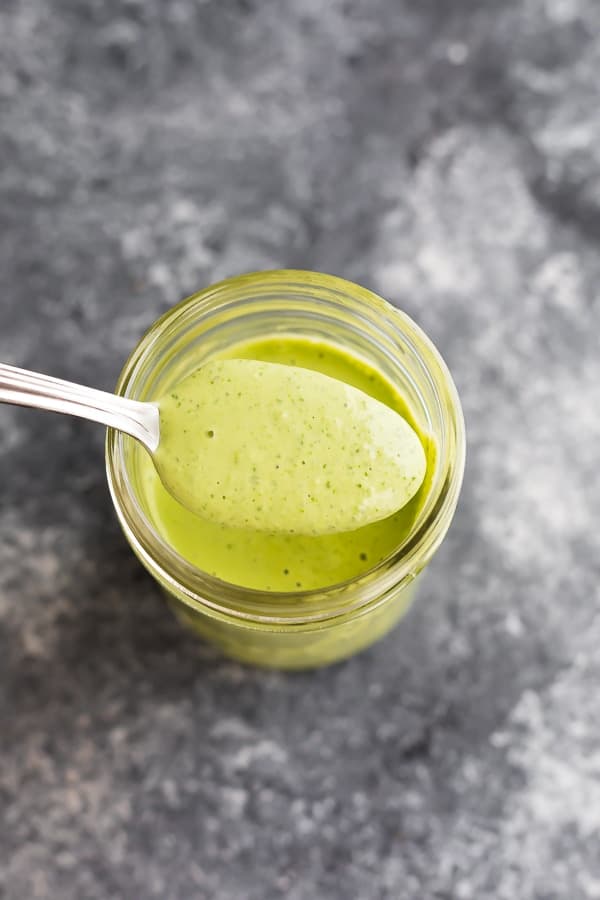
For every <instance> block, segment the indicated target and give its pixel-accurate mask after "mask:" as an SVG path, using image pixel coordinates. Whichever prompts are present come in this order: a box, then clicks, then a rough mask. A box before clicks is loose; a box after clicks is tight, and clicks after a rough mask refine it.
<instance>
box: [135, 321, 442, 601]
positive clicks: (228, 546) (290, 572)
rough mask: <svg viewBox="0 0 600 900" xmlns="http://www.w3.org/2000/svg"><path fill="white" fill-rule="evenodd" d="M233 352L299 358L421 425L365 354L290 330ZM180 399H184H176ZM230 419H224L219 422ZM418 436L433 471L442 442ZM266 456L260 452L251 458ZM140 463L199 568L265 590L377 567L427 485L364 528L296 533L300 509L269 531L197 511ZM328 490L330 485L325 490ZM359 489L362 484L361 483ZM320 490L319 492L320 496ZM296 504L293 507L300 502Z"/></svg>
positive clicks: (163, 516) (159, 515)
mask: <svg viewBox="0 0 600 900" xmlns="http://www.w3.org/2000/svg"><path fill="white" fill-rule="evenodd" d="M226 355H227V356H228V357H229V358H232V359H249V360H258V361H263V362H267V363H279V364H282V365H286V366H298V367H301V368H302V369H309V370H313V371H316V372H320V373H323V374H325V375H329V376H331V377H332V378H336V379H338V380H339V381H340V382H344V383H345V384H346V385H352V386H354V387H355V388H358V389H359V390H360V391H363V392H364V393H365V394H367V395H369V396H370V397H372V398H374V399H375V400H377V401H379V402H380V403H383V404H385V405H386V406H387V407H389V409H391V410H393V411H394V412H395V413H399V414H400V416H402V417H403V419H404V420H406V421H407V422H408V423H409V424H410V425H411V427H412V428H413V429H415V424H414V421H413V419H412V416H411V415H410V412H409V410H408V408H407V406H406V404H405V402H404V400H403V399H402V397H401V396H400V395H399V394H398V393H397V391H396V390H395V389H394V387H393V386H392V385H391V384H390V382H388V381H387V380H386V379H385V378H384V377H383V376H382V375H381V374H380V373H379V372H377V371H376V370H375V369H373V368H372V367H370V366H369V365H368V364H367V363H366V362H363V361H362V360H360V359H357V358H356V357H353V356H351V355H349V354H348V353H346V352H344V351H342V350H340V349H338V348H336V347H334V346H332V345H329V344H326V343H324V342H318V341H312V340H309V339H306V338H295V337H291V336H290V337H278V338H265V339H263V340H256V341H248V342H246V343H244V344H243V345H238V346H236V347H233V348H229V350H228V352H227V354H226ZM224 357H225V354H223V355H222V358H224ZM209 365H212V364H209ZM203 368H207V367H203ZM199 371H202V369H201V370H199ZM216 371H218V368H217V370H216ZM290 373H292V370H290ZM256 377H257V378H260V377H264V375H263V376H259V375H256ZM186 381H187V379H186ZM319 381H320V382H322V381H323V379H319ZM182 384H185V382H182ZM321 386H322V385H321ZM342 387H343V385H342ZM179 391H180V386H179V388H178V387H176V388H175V389H174V393H175V394H178V393H179ZM172 393H173V392H171V394H172ZM313 399H314V398H313ZM163 402H164V400H163V401H161V405H162V403H163ZM173 402H174V403H175V404H176V403H177V402H178V401H177V399H174V400H173ZM224 406H225V404H224V403H223V408H224ZM393 418H394V419H397V418H398V417H397V416H396V415H395V416H394V417H393ZM400 421H402V420H400ZM223 426H225V427H228V426H227V424H226V423H225V420H223V422H222V423H221V425H220V426H219V427H223ZM234 426H235V423H233V422H230V423H229V427H234ZM205 430H206V431H210V430H213V431H214V432H215V435H214V436H213V437H209V436H208V435H206V436H205V438H206V443H207V444H211V442H212V444H214V442H215V439H216V434H217V429H216V427H213V426H210V425H207V427H206V429H205ZM411 433H412V432H411ZM247 437H248V436H247V435H246V438H247ZM419 439H420V440H419V443H420V445H421V446H422V447H423V448H424V450H425V454H426V457H427V472H430V471H431V470H432V468H433V466H432V463H433V454H434V453H435V447H434V445H433V443H432V442H430V441H429V440H427V439H426V437H425V436H424V435H423V434H419ZM212 444H211V445H212ZM249 446H250V445H249V444H248V447H249ZM380 449H381V448H380ZM238 452H239V451H238ZM357 455H358V454H357ZM240 461H241V456H240ZM306 461H307V462H308V459H307V460H306ZM259 463H260V460H259V461H258V462H257V463H252V464H257V465H258V464H259ZM275 464H276V463H275ZM215 465H216V463H215ZM140 467H141V469H140V471H141V476H142V484H143V493H144V496H145V501H146V505H147V508H148V510H147V511H148V514H149V516H150V518H151V519H152V521H153V523H154V525H155V527H156V528H157V530H158V531H159V533H160V534H161V535H162V537H163V538H164V540H165V541H167V543H168V544H169V545H170V546H171V547H172V548H173V549H174V550H175V551H177V552H178V553H179V554H180V555H181V556H182V557H184V558H185V559H187V560H188V561H189V562H190V563H191V564H192V565H194V566H195V567H197V568H198V569H201V570H203V571H205V572H207V573H209V574H211V575H213V576H216V577H218V578H221V579H223V580H224V581H228V582H230V583H233V584H238V585H242V586H244V587H248V588H254V589H257V590H265V591H295V590H310V589H316V588H321V587H325V586H328V585H331V584H334V583H337V582H340V581H344V580H346V579H350V578H354V577H356V576H358V575H360V574H361V573H362V572H366V571H367V570H369V569H371V568H372V567H373V566H375V565H376V564H377V563H378V562H380V561H381V560H383V559H385V558H386V557H388V556H389V555H390V554H391V553H393V551H394V550H395V549H396V548H397V547H398V546H399V545H400V544H401V543H402V542H403V540H405V538H406V537H407V535H408V534H409V532H410V529H411V527H412V525H413V523H414V520H415V517H416V515H417V513H418V511H419V509H420V508H421V506H422V504H423V501H424V498H425V496H426V494H427V490H428V477H427V474H426V475H425V478H424V480H423V482H422V484H421V486H420V488H419V489H418V490H417V492H416V493H415V494H414V496H413V497H412V499H410V500H409V502H407V503H406V505H404V506H403V508H402V509H400V510H399V511H398V512H395V513H393V514H392V515H390V516H388V517H386V518H384V519H381V520H380V521H375V522H373V523H372V524H369V525H366V526H363V527H360V528H352V527H350V528H349V529H348V530H347V531H345V532H337V533H330V534H320V535H315V534H299V533H291V528H293V527H294V524H293V521H294V517H293V516H290V518H286V519H285V522H284V524H285V525H286V528H287V530H288V532H289V533H281V532H280V533H268V532H266V531H263V530H257V529H256V528H248V527H239V526H237V525H236V526H232V525H230V524H229V525H228V524H219V523H218V522H215V521H214V519H208V518H206V517H201V516H198V515H195V514H194V513H192V512H190V511H189V510H188V509H186V508H185V507H184V506H182V505H181V504H180V503H178V502H177V501H176V500H175V499H173V497H172V496H171V495H170V494H169V493H168V491H167V490H166V489H165V487H164V486H163V484H162V483H161V481H160V480H159V477H158V475H157V474H156V471H155V469H154V466H153V464H152V461H151V460H150V458H149V457H146V456H145V455H144V458H143V459H142V458H140ZM362 471H363V472H364V471H367V469H365V468H363V470H362ZM319 477H321V476H319ZM219 480H221V479H219ZM359 483H361V482H356V484H359ZM327 490H328V489H327V488H326V487H325V488H323V492H325V491H327ZM359 490H362V489H358V488H356V491H359ZM209 493H210V492H209ZM225 496H227V494H226V495H225ZM325 496H326V494H325ZM221 497H222V494H221ZM321 497H322V494H321V492H320V493H319V496H318V497H317V504H318V502H319V500H320V499H321ZM209 499H210V498H209ZM242 505H243V504H240V506H242ZM315 505H316V504H315ZM231 509H233V505H232V507H231ZM290 511H291V512H293V505H291V506H290ZM287 515H288V513H287V512H286V513H285V516H287ZM354 515H356V512H355V513H354ZM295 521H296V522H297V519H295Z"/></svg>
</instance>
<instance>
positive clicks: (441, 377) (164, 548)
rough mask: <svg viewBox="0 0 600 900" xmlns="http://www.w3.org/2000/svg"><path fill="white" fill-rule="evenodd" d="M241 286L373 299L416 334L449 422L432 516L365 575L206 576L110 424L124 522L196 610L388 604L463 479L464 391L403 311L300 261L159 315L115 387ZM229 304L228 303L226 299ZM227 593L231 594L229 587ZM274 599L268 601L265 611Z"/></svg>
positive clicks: (442, 528) (111, 477) (111, 464)
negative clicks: (446, 459)
mask: <svg viewBox="0 0 600 900" xmlns="http://www.w3.org/2000/svg"><path fill="white" fill-rule="evenodd" d="M244 287H252V289H254V290H256V289H257V288H261V289H267V288H270V289H274V288H276V289H278V290H280V291H282V290H288V291H289V290H290V289H293V288H296V289H299V290H302V289H304V290H306V289H307V288H310V289H312V290H315V289H316V290H317V291H319V292H325V293H332V294H335V295H336V296H340V297H343V298H344V299H345V300H352V301H357V300H358V301H360V302H362V303H367V304H368V306H369V307H370V308H371V310H376V311H377V312H378V313H380V314H381V313H383V314H384V316H385V318H386V320H387V324H390V325H393V326H395V327H396V328H397V329H400V330H401V332H402V336H403V338H410V340H411V344H412V345H413V346H414V349H415V350H416V352H417V353H418V355H419V357H420V360H421V362H423V358H424V356H426V357H427V362H426V363H425V365H424V370H425V371H426V373H427V375H428V376H429V379H430V382H431V384H432V386H433V387H434V389H435V395H436V398H437V400H438V402H440V403H441V401H442V400H443V401H444V403H443V409H444V411H445V412H446V413H447V414H446V415H445V416H444V421H445V427H446V429H447V431H448V439H449V444H450V446H451V448H452V460H451V464H450V465H449V466H448V472H447V475H446V477H445V478H444V480H443V482H442V483H441V485H440V486H439V490H438V492H437V495H435V496H434V498H433V502H432V503H431V506H430V509H429V511H428V514H427V516H425V517H424V518H423V521H421V522H418V520H417V522H418V525H417V527H415V529H414V531H411V532H410V534H409V536H408V538H407V539H406V541H404V542H403V543H402V544H401V546H400V547H399V548H396V549H395V550H394V551H393V553H392V554H390V555H389V556H388V557H386V558H385V559H384V560H382V561H380V562H379V563H377V564H376V565H375V566H373V567H372V568H371V569H369V570H368V571H367V572H364V573H361V574H360V575H359V576H356V577H354V578H351V579H348V580H346V581H343V582H338V583H336V584H332V585H327V586H325V587H323V588H316V589H311V590H297V591H268V592H267V591H261V590H258V589H256V588H246V587H243V586H240V585H236V584H232V583H231V582H228V581H225V580H223V579H220V578H218V577H216V576H213V575H209V574H208V573H206V572H203V571H202V570H200V569H198V568H197V567H195V566H193V565H192V564H191V563H189V562H188V561H187V560H185V559H184V558H183V557H181V556H180V555H179V554H178V553H177V552H176V551H175V550H174V549H173V548H172V547H170V545H169V544H168V542H167V541H165V540H164V539H163V538H162V537H161V536H160V535H159V534H158V533H157V531H156V529H155V528H154V526H153V525H152V524H151V523H150V521H149V519H148V517H147V516H146V515H145V513H144V511H143V509H142V507H141V504H140V503H139V501H138V499H137V497H136V495H135V492H134V490H133V488H132V486H131V483H130V480H129V477H128V473H127V470H126V465H125V462H124V453H123V436H122V435H121V434H119V433H118V432H116V431H114V430H113V429H108V431H107V439H106V468H107V478H108V485H109V490H110V493H111V497H112V500H113V504H114V507H115V510H116V513H117V516H118V518H119V521H120V524H121V527H122V528H123V531H124V532H125V536H126V537H127V540H128V541H129V543H130V545H131V546H132V549H133V550H134V552H135V553H136V555H137V556H138V557H139V558H140V560H141V562H142V563H143V564H144V565H145V566H146V568H148V569H149V571H150V572H151V574H153V575H154V577H155V578H156V579H157V580H158V581H159V582H160V583H161V584H162V585H163V586H164V587H166V589H167V590H169V591H171V592H172V593H174V594H175V595H176V596H177V597H179V598H180V599H182V600H183V602H184V603H186V604H187V605H189V606H190V607H192V608H193V609H195V610H202V611H204V612H205V613H206V614H208V615H211V616H213V617H218V618H226V619H234V620H244V621H245V622H246V623H248V624H249V623H252V622H256V623H262V624H269V625H273V626H280V627H282V626H286V625H291V626H301V625H307V624H309V623H320V622H323V621H324V620H329V619H333V618H335V619H338V618H340V617H344V618H345V617H346V616H348V615H357V614H362V613H364V612H366V611H367V610H369V609H372V608H373V607H374V606H377V605H379V603H381V602H383V601H384V600H385V598H386V596H387V595H388V594H389V592H390V591H392V590H394V592H395V590H396V589H397V588H398V587H399V586H401V585H404V584H405V583H407V582H408V581H410V580H412V579H413V578H414V577H416V575H418V573H419V572H420V571H421V570H422V569H423V568H424V567H425V565H426V564H427V562H428V561H429V559H430V558H431V556H432V555H433V553H434V552H435V550H436V549H437V547H438V546H439V544H440V543H441V541H442V540H443V538H444V536H445V534H446V531H447V529H448V527H449V525H450V522H451V520H452V517H453V515H454V511H455V508H456V504H457V502H458V496H459V494H460V489H461V485H462V479H463V473H464V464H465V451H466V442H465V426H464V418H463V413H462V408H461V404H460V400H459V397H458V392H457V390H456V387H455V385H454V382H453V380H452V377H451V375H450V372H449V370H448V368H447V366H446V364H445V362H444V360H443V359H442V357H441V355H440V353H439V351H438V350H437V348H436V347H435V346H434V344H433V343H432V342H431V340H430V339H429V338H428V337H427V335H425V333H424V332H423V331H422V329H421V328H420V327H419V326H418V325H417V324H416V323H415V322H414V321H413V320H412V319H411V318H410V317H409V316H408V315H406V313H404V312H402V311H401V310H399V309H397V308H396V307H394V306H392V304H390V303H388V302H387V301H385V300H383V298H381V297H379V296H378V295H377V294H375V293H373V292H372V291H370V290H368V289H366V288H363V287H361V286H360V285H356V284H354V283H353V282H350V281H347V280H346V279H343V278H340V277H338V276H335V275H327V274H324V273H317V272H310V271H304V270H298V269H277V270H269V271H261V272H253V273H247V274H244V275H238V276H234V277H233V278H227V279H225V280H223V281H220V282H218V283H216V284H213V285H210V286H209V287H207V288H205V289H204V290H202V291H199V292H198V293H195V294H193V295H191V296H190V297H188V298H186V299H184V300H182V301H181V302H180V303H178V304H176V305H175V306H173V307H171V308H170V309H169V310H167V311H166V312H165V313H164V314H163V315H162V316H161V317H159V318H158V319H157V320H156V321H155V322H154V323H153V324H152V325H151V326H150V328H149V329H148V330H147V331H146V332H145V334H144V335H143V336H142V338H141V339H140V341H139V342H138V344H137V345H136V347H135V348H134V349H133V351H132V353H131V354H130V356H129V358H128V359H127V361H126V362H125V365H124V366H123V369H122V371H121V374H120V376H119V380H118V382H117V386H116V392H117V393H118V394H122V395H123V396H128V391H129V389H130V387H131V385H132V383H133V382H134V380H135V375H136V373H138V372H139V369H140V367H141V365H142V364H143V363H145V362H147V361H148V359H149V358H150V359H151V358H152V351H153V349H154V348H155V345H156V343H157V341H158V340H159V338H160V336H161V334H163V333H164V330H165V328H166V327H167V326H173V325H174V324H175V323H176V322H177V321H178V320H179V319H180V318H182V317H185V316H186V315H187V314H188V313H189V312H190V311H191V310H194V309H195V308H196V307H199V306H202V305H207V304H208V303H209V302H210V301H211V300H213V301H214V300H215V299H218V298H219V297H227V295H228V294H230V292H231V291H232V290H233V291H239V290H240V289H243V288H244ZM225 305H226V301H225ZM224 594H225V595H226V596H227V601H226V602H224V601H223V599H222V597H223V595H224ZM267 607H268V609H267Z"/></svg>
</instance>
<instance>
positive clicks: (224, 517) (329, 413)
mask: <svg viewBox="0 0 600 900" xmlns="http://www.w3.org/2000/svg"><path fill="white" fill-rule="evenodd" d="M159 409H160V445H159V447H158V451H157V453H156V454H155V462H156V466H157V469H158V471H159V474H160V476H161V480H162V482H163V484H164V485H165V487H166V488H167V489H168V490H169V492H170V493H171V494H173V496H174V497H176V498H177V499H178V500H179V501H181V503H183V505H184V506H186V507H187V508H188V509H190V510H192V511H193V512H195V513H197V514H198V515H200V516H202V517H203V518H205V519H208V520H210V521H212V522H216V523H219V524H221V525H225V526H230V527H237V528H245V529H248V530H252V531H268V532H281V533H287V534H306V535H322V534H332V533H336V532H347V531H352V530H354V529H356V528H360V527H362V526H364V525H369V524H371V523H372V522H376V521H379V520H380V519H384V518H387V516H389V515H391V514H392V513H394V512H396V511H397V510H398V509H401V508H402V507H403V506H405V505H406V503H408V501H409V500H410V499H411V497H413V496H414V494H415V493H416V492H417V490H418V489H419V487H420V485H421V482H422V481H423V477H424V475H425V468H426V461H425V452H424V450H423V447H422V445H421V442H420V440H419V438H418V437H417V435H416V433H415V432H414V431H413V429H412V428H411V427H410V425H409V424H408V422H407V421H406V420H405V419H404V418H402V416H400V415H399V414H398V413H397V412H396V411H395V410H394V409H391V408H390V407H389V406H386V405H385V404H384V403H381V402H380V401H379V400H377V399H375V398H373V397H371V396H369V395H368V394H366V393H364V391H361V390H359V389H358V388H356V387H353V386H351V385H348V384H346V383H345V382H343V381H340V380H339V379H337V378H332V377H331V376H329V375H324V374H322V373H321V372H315V371H314V370H311V369H306V368H301V367H298V366H289V365H282V364H280V363H273V362H263V361H260V360H250V359H225V360H214V361H212V362H209V363H207V364H206V365H204V366H202V367H201V368H199V369H198V370H196V371H195V372H194V373H192V374H191V375H189V376H188V377H187V378H185V379H184V380H183V381H181V382H180V383H179V384H177V385H176V386H175V388H174V389H173V390H172V391H170V392H169V393H168V394H167V395H166V396H164V397H162V398H161V400H160V401H159Z"/></svg>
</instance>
